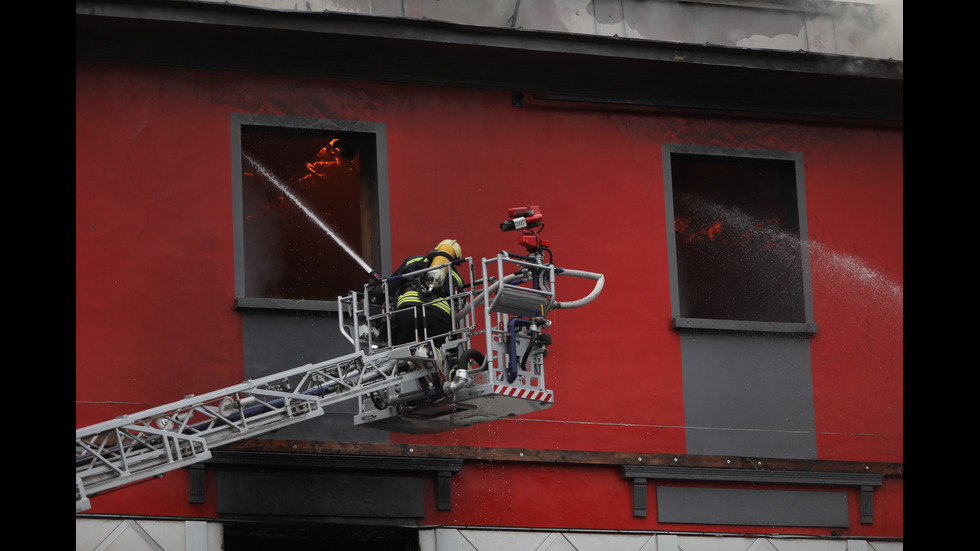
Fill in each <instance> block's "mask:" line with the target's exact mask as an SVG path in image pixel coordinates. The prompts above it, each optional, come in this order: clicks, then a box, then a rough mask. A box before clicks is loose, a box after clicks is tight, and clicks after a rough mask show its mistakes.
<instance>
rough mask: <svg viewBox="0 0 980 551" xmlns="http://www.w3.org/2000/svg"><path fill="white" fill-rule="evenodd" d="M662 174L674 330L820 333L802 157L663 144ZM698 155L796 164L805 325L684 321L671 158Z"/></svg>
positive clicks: (782, 153) (793, 153)
mask: <svg viewBox="0 0 980 551" xmlns="http://www.w3.org/2000/svg"><path fill="white" fill-rule="evenodd" d="M662 152H663V171H664V208H665V212H666V223H667V249H668V259H669V262H668V263H669V267H670V268H669V269H670V275H669V278H670V302H671V304H670V306H671V325H672V327H673V328H674V329H675V330H679V331H683V330H705V329H707V330H721V331H746V332H770V333H789V334H800V335H805V336H809V335H813V334H815V333H816V331H817V325H816V323H815V322H814V317H813V295H812V287H811V279H810V253H809V245H808V239H807V236H808V235H809V233H808V231H807V223H806V218H807V217H806V193H805V190H806V188H805V184H804V178H803V154H802V153H801V152H797V151H780V150H763V149H741V148H729V147H721V146H704V145H690V144H663V148H662ZM674 154H683V155H699V156H708V157H725V158H729V159H736V160H737V159H739V158H743V159H754V160H773V161H790V162H792V163H793V164H794V176H795V180H796V182H795V183H796V208H797V215H798V217H799V230H800V256H801V258H800V261H801V266H802V271H803V273H802V283H803V285H802V293H803V297H802V299H803V309H804V321H802V322H783V321H746V320H733V319H707V318H691V317H682V316H681V315H680V313H681V297H680V283H679V275H678V258H677V246H676V243H677V241H676V240H677V236H676V232H675V228H674V216H675V213H674V193H673V187H674V186H673V173H672V165H671V163H672V155H674Z"/></svg>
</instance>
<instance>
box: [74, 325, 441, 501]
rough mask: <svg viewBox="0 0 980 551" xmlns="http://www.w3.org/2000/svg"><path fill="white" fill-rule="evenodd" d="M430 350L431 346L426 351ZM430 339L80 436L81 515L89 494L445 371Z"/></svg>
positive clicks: (308, 368)
mask: <svg viewBox="0 0 980 551" xmlns="http://www.w3.org/2000/svg"><path fill="white" fill-rule="evenodd" d="M427 345H428V347H427V348H423V347H426V346H427ZM431 350H432V347H431V345H429V343H427V342H422V343H413V344H411V345H406V346H402V347H398V348H391V349H388V350H384V351H381V352H378V353H376V354H365V353H364V352H363V351H357V352H354V353H352V354H348V355H346V356H341V357H338V358H333V359H331V360H327V361H324V362H320V363H315V364H307V365H305V366H301V367H297V368H294V369H291V370H287V371H283V372H280V373H276V374H273V375H269V376H266V377H263V378H260V379H254V380H249V381H245V382H243V383H241V384H238V385H235V386H231V387H227V388H224V389H221V390H216V391H213V392H210V393H207V394H204V395H200V396H187V397H185V398H184V399H182V400H179V401H176V402H173V403H170V404H167V405H163V406H159V407H156V408H152V409H148V410H145V411H142V412H139V413H135V414H130V415H124V416H122V417H119V418H117V419H113V420H111V421H106V422H103V423H99V424H95V425H91V426H88V427H84V428H80V429H77V430H76V431H75V512H76V513H77V512H79V511H84V510H86V509H89V508H90V503H89V496H92V495H95V494H98V493H101V492H104V491H106V490H110V489H113V488H117V487H120V486H123V485H126V484H130V483H133V482H138V481H140V480H144V479H147V478H152V477H155V476H159V475H162V474H164V473H166V472H169V471H172V470H175V469H179V468H182V467H185V466H188V465H191V464H194V463H198V462H201V461H206V460H208V459H209V458H210V457H211V450H212V449H215V448H217V447H219V446H224V445H227V444H230V443H233V442H236V441H239V440H245V439H248V438H255V437H257V436H260V435H262V434H265V433H268V432H272V431H274V430H277V429H280V428H283V427H286V426H289V425H293V424H296V423H299V422H303V421H306V420H309V419H311V418H314V417H317V416H320V415H322V414H323V411H324V410H323V408H324V406H327V405H330V404H334V403H337V402H341V401H345V400H349V399H351V398H355V397H359V396H363V395H367V394H370V393H372V392H377V391H380V390H382V389H385V388H388V387H391V386H394V385H397V384H401V383H403V382H406V381H409V380H413V379H418V378H419V377H423V376H426V375H430V374H432V373H434V372H435V371H436V370H437V369H438V365H437V362H436V360H435V355H434V354H433V353H432V352H431Z"/></svg>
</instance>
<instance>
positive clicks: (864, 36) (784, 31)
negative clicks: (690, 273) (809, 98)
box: [205, 0, 904, 60]
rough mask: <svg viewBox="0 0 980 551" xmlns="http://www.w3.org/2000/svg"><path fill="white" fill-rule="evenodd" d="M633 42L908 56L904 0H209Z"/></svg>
mask: <svg viewBox="0 0 980 551" xmlns="http://www.w3.org/2000/svg"><path fill="white" fill-rule="evenodd" d="M205 1H208V2H216V3H221V4H229V3H230V4H237V5H241V6H251V7H258V8H266V9H273V10H283V11H298V12H311V13H322V12H336V13H354V14H361V15H371V16H378V17H386V18H390V17H395V18H409V19H420V20H422V19H424V20H433V21H443V22H448V23H455V24H462V25H473V26H477V27H488V28H515V29H526V30H534V31H546V32H555V33H566V34H576V35H594V36H600V37H618V38H626V39H635V40H651V41H663V42H678V43H684V44H710V45H715V46H730V47H739V48H751V49H762V50H783V51H794V52H795V51H803V52H812V53H823V54H834V55H844V56H854V57H866V58H873V59H892V60H903V59H904V51H903V13H904V11H903V5H902V0H860V1H852V2H849V1H844V0H780V1H776V0H758V1H755V0H472V1H467V2H444V1H440V0H306V1H305V2H302V3H299V2H295V1H294V0H235V1H233V2H226V1H225V0H205Z"/></svg>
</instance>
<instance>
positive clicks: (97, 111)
mask: <svg viewBox="0 0 980 551" xmlns="http://www.w3.org/2000/svg"><path fill="white" fill-rule="evenodd" d="M75 89H76V93H75V100H76V106H75V108H76V111H75V112H76V140H75V143H76V167H75V168H76V408H75V411H76V413H75V416H76V426H78V427H80V426H85V425H88V424H92V423H95V422H98V421H102V420H106V419H110V418H113V417H115V416H117V415H119V414H121V413H125V412H131V411H138V410H141V409H145V408H148V407H151V406H154V405H159V404H162V403H167V402H170V401H173V400H176V399H179V398H181V397H183V396H185V395H187V394H192V393H194V394H197V393H202V392H205V391H208V390H213V389H217V388H221V387H223V386H227V385H230V384H234V383H237V382H239V381H241V379H242V376H243V373H242V343H241V327H240V324H241V320H240V318H239V316H238V314H237V313H236V311H235V309H234V305H233V297H234V269H233V262H234V258H233V250H232V247H233V236H232V230H233V221H232V202H231V198H232V181H231V159H230V156H231V153H230V143H229V141H230V136H229V128H230V121H229V114H230V113H232V112H244V113H255V114H273V115H285V116H294V117H318V118H327V119H343V120H365V121H372V122H382V123H385V124H386V128H387V139H388V169H389V184H390V200H391V213H390V214H391V217H390V221H391V227H392V229H393V231H392V236H391V238H392V248H393V250H394V251H395V252H394V255H395V258H394V259H393V263H394V264H396V265H397V263H398V262H399V261H400V259H401V258H402V257H403V256H406V255H408V254H412V253H415V252H418V251H424V250H428V249H430V248H431V247H432V246H434V245H435V243H436V242H437V241H438V240H441V239H443V238H444V237H453V238H455V239H457V240H459V241H460V243H462V246H463V252H464V254H465V255H470V256H473V257H475V258H479V257H481V256H491V255H494V254H496V252H497V251H499V250H504V249H506V250H514V245H515V242H516V241H515V239H516V238H515V236H513V235H512V234H503V233H501V232H500V230H499V228H498V224H499V222H500V221H502V220H503V219H504V218H505V214H506V209H507V208H509V207H514V206H520V205H525V204H539V205H541V207H542V209H543V211H544V213H545V217H546V219H545V222H546V227H545V230H544V233H543V234H542V236H543V237H545V238H546V239H549V240H550V241H551V244H552V248H553V249H554V251H555V258H554V260H555V263H556V264H557V265H559V266H562V267H567V268H577V269H584V270H590V271H600V272H603V273H604V274H605V275H606V287H605V290H604V291H603V293H602V295H601V296H600V298H599V300H597V301H596V302H594V303H593V304H591V305H589V306H588V307H587V308H583V309H580V310H569V311H558V312H557V313H556V316H555V317H554V325H553V326H552V329H551V331H550V332H551V333H552V335H553V338H554V345H553V346H552V348H551V350H550V354H549V357H548V362H547V369H548V381H547V382H548V386H549V387H551V388H552V389H554V390H555V393H556V405H555V406H554V407H553V408H551V409H550V410H547V411H545V412H542V413H539V414H536V415H534V416H529V417H526V418H519V419H515V420H510V421H501V422H497V423H492V424H486V425H479V426H475V427H472V428H469V429H464V430H458V431H453V432H451V433H445V434H441V435H434V436H425V437H421V436H405V435H393V436H392V440H393V442H405V443H417V444H449V445H465V446H486V447H513V448H543V449H570V450H592V451H629V452H645V453H678V454H682V453H685V444H684V442H685V440H684V418H683V403H682V386H681V367H680V365H681V364H680V350H679V339H678V337H677V335H676V334H675V333H674V332H672V331H671V329H670V327H669V319H670V301H669V288H668V265H667V261H668V259H667V243H666V228H667V224H666V220H665V219H664V204H663V202H664V189H663V167H662V162H661V145H662V144H663V143H685V144H702V145H719V146H726V147H740V148H761V149H785V150H793V151H800V152H802V153H803V158H804V163H805V178H806V193H807V195H806V201H807V217H808V219H807V223H808V226H809V234H810V235H809V237H810V241H811V263H812V267H813V270H812V271H813V274H812V276H813V297H814V311H815V316H816V322H817V324H818V326H819V332H818V334H817V335H816V336H815V337H814V338H813V340H812V342H811V345H812V371H813V386H814V402H815V408H816V427H817V431H818V438H817V445H818V455H819V458H820V459H824V460H855V461H887V462H902V461H903V442H902V438H903V428H902V427H903V410H902V392H903V381H902V373H903V355H902V342H903V336H902V328H903V321H902V320H903V314H902V307H903V305H902V291H903V233H902V232H903V218H902V211H903V204H902V179H903V167H902V156H903V151H902V150H903V141H902V132H901V130H885V129H866V128H858V127H837V126H830V125H802V124H795V123H779V122H774V121H771V120H766V121H752V120H738V119H727V120H725V119H714V118H708V117H691V118H682V117H671V116H664V115H657V114H654V113H642V112H633V113H630V112H625V111H613V110H605V109H600V108H597V107H582V106H578V107H576V108H574V109H571V108H563V107H559V106H551V105H541V104H535V103H533V102H532V104H531V105H529V106H528V107H524V108H515V107H513V106H511V101H510V94H509V93H507V92H500V91H483V90H468V89H456V88H438V87H422V86H406V85H396V84H387V83H378V82H371V83H367V82H351V81H327V80H315V79H305V78H290V77H279V76H276V77H273V76H267V75H260V74H235V73H221V72H203V71H195V70H184V69H174V68H164V67H149V66H136V65H121V64H120V65H117V64H103V63H95V62H87V61H80V62H76V88H75ZM420 221H421V223H420ZM559 285H560V286H559V287H558V294H559V299H560V300H569V299H574V298H579V297H580V296H582V295H583V294H585V293H586V292H587V291H588V289H589V288H590V284H585V283H584V282H583V283H581V284H580V283H579V282H577V281H574V280H568V279H567V278H565V279H561V280H560V281H559ZM212 483H213V481H212ZM896 486H897V488H896ZM186 487H187V486H186V476H185V474H183V473H174V474H171V475H168V477H167V478H166V479H164V480H160V481H153V482H150V483H148V484H145V485H144V488H143V489H142V490H140V491H139V492H136V493H134V494H131V495H133V496H134V497H132V498H129V497H123V496H122V494H124V493H125V492H120V493H119V494H118V496H113V497H111V498H101V499H103V501H98V502H95V503H94V504H95V506H96V507H97V509H95V511H105V512H132V511H134V510H138V511H140V512H145V513H147V514H172V515H202V516H209V515H212V514H213V504H210V503H209V504H205V505H203V506H191V505H188V504H186V503H182V501H186V497H185V496H186ZM498 488H499V489H498ZM454 492H455V495H454V505H453V510H452V512H450V513H438V514H436V513H434V514H433V516H432V518H431V521H432V522H433V523H440V522H445V523H457V522H458V523H460V524H481V525H498V524H499V525H527V526H564V527H569V528H616V529H639V528H643V529H655V528H664V529H673V528H676V527H658V526H657V525H656V522H655V520H654V519H655V518H656V515H655V514H654V513H653V512H652V511H651V514H650V515H649V516H648V517H647V519H644V520H640V519H633V518H632V516H631V514H630V508H629V503H630V497H629V493H628V492H629V488H628V484H626V483H625V482H624V481H623V480H622V477H621V475H620V474H619V471H618V470H617V469H605V470H603V469H596V468H586V467H562V468H560V469H556V468H554V467H542V466H519V465H508V466H507V467H506V469H505V468H503V467H501V466H497V465H483V466H476V467H474V468H470V467H469V466H468V467H467V468H466V469H464V471H463V472H462V473H460V474H459V475H457V476H456V477H455V478H454ZM137 494H138V495H139V497H138V498H137V497H135V496H136V495H137ZM174 494H177V496H178V497H176V498H175V497H174ZM555 494H557V495H558V496H559V500H558V501H559V503H561V504H563V505H565V506H563V507H556V506H555V505H554V504H553V503H551V504H549V503H548V502H547V501H543V500H541V499H534V498H536V497H539V496H541V495H555ZM211 495H213V494H211ZM850 499H851V502H852V504H856V503H857V496H856V494H855V495H854V496H852V497H851V498H850ZM582 504H588V506H587V507H583V506H582ZM901 507H902V491H901V481H900V480H899V481H894V480H890V481H889V482H888V483H887V484H886V487H884V488H882V489H881V490H879V491H878V492H876V508H878V509H880V510H881V512H879V511H878V510H876V521H875V523H874V524H873V525H870V526H867V527H865V526H859V527H855V531H854V535H865V536H872V535H878V536H896V535H901V530H902V528H901V520H902V517H901ZM431 510H433V511H434V510H435V507H434V505H433V506H432V507H431ZM896 511H897V513H896ZM854 518H856V516H855V517H854ZM426 520H427V522H428V521H429V520H430V519H426ZM688 529H689V527H688ZM722 531H731V530H730V529H724V530H722Z"/></svg>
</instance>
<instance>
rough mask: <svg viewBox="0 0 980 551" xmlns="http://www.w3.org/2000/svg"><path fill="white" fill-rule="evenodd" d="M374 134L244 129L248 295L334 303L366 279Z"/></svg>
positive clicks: (369, 254) (370, 244)
mask: <svg viewBox="0 0 980 551" xmlns="http://www.w3.org/2000/svg"><path fill="white" fill-rule="evenodd" d="M373 143H374V142H373V136H364V135H361V134H358V133H356V132H343V131H336V130H333V131H331V130H311V129H295V128H287V127H281V126H242V127H241V163H242V165H241V166H242V178H241V200H242V207H241V208H242V214H241V228H242V248H243V257H244V258H243V262H242V268H243V270H244V295H245V296H246V297H249V298H263V299H288V300H294V301H295V300H313V301H333V300H336V298H337V296H338V295H346V294H347V293H348V292H349V291H350V290H351V289H357V288H360V287H361V286H362V285H363V284H364V282H365V281H366V280H367V273H368V271H369V268H370V266H371V264H372V256H373V252H374V251H373V250H372V249H373V248H374V247H373V238H374V236H373V234H374V233H375V231H374V230H373V229H372V228H371V226H370V221H371V218H372V217H371V215H370V210H371V209H370V196H371V193H372V191H371V188H372V185H371V182H370V180H371V175H372V173H373V171H372V169H371V167H368V166H366V163H369V162H371V161H370V160H371V159H372V158H373V155H372V154H371V151H370V148H371V147H372V146H373Z"/></svg>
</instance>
